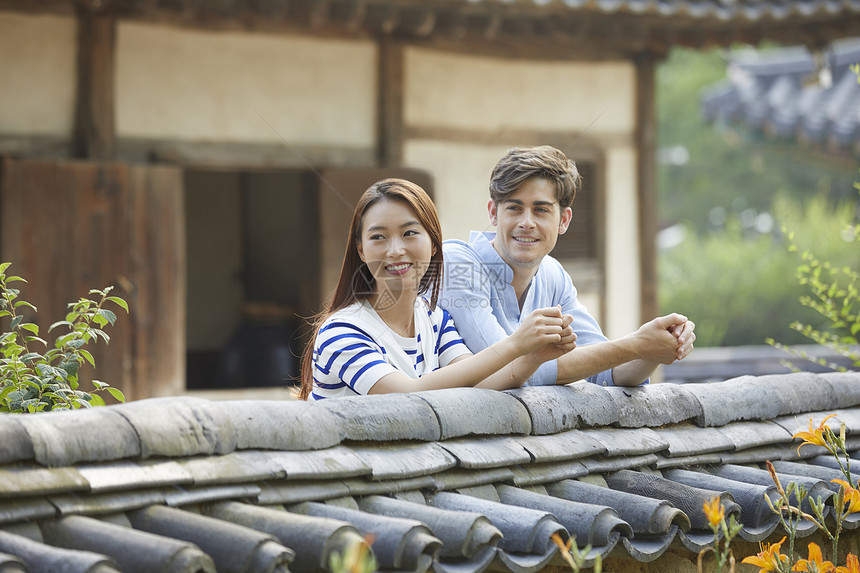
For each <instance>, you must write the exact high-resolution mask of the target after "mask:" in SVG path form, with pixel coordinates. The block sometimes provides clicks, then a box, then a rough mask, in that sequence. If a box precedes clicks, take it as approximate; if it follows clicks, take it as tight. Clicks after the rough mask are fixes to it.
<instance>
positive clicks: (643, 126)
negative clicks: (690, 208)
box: [635, 52, 659, 323]
mask: <svg viewBox="0 0 860 573" xmlns="http://www.w3.org/2000/svg"><path fill="white" fill-rule="evenodd" d="M635 64H636V94H635V102H636V148H637V149H638V151H639V153H638V155H637V158H636V162H637V166H636V167H637V168H636V171H637V197H638V206H639V213H638V215H639V268H640V277H641V278H640V280H641V289H640V322H642V323H645V322H647V321H649V320H651V319H652V318H654V317H655V316H657V315H658V314H659V305H658V301H657V216H658V214H657V111H656V101H655V99H656V98H655V96H656V77H655V76H656V72H657V58H656V57H655V56H654V55H653V54H651V53H649V52H644V53H642V54H639V55H638V56H637V57H636V58H635Z"/></svg>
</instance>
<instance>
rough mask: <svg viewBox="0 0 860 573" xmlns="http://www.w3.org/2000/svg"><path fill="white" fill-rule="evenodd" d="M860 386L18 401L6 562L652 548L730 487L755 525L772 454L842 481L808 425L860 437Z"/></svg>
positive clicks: (434, 561) (859, 376) (396, 560)
mask: <svg viewBox="0 0 860 573" xmlns="http://www.w3.org/2000/svg"><path fill="white" fill-rule="evenodd" d="M858 405H860V373H843V374H835V373H832V374H812V373H797V374H787V375H775V376H762V377H742V378H738V379H733V380H729V381H726V382H721V383H712V384H694V385H674V384H653V385H650V386H646V387H642V388H603V387H598V386H595V385H590V384H586V383H577V384H573V385H570V386H565V387H549V388H524V389H520V390H515V391H510V392H503V393H501V392H492V391H485V390H476V389H457V390H444V391H437V392H425V393H418V394H406V395H388V396H368V397H358V398H348V399H338V400H329V401H325V402H321V403H305V402H276V401H271V402H266V401H233V402H209V401H205V400H200V399H191V398H161V399H151V400H143V401H139V402H133V403H130V404H127V405H123V406H113V407H107V408H99V409H92V410H86V411H77V412H57V413H48V414H41V415H32V416H12V415H5V416H2V417H0V443H2V444H3V446H2V448H0V569H2V570H3V571H6V570H9V571H27V570H29V571H68V572H78V571H81V572H83V571H99V572H103V571H182V572H186V571H187V572H190V571H215V570H216V568H217V570H218V571H249V572H250V571H287V570H288V568H289V570H292V571H314V570H319V569H326V568H328V566H329V559H330V556H331V555H332V553H339V552H342V551H343V550H344V548H346V547H347V546H349V545H350V544H353V543H356V542H362V539H363V538H364V537H365V536H367V535H368V534H370V535H371V536H372V539H373V542H372V551H373V553H374V555H375V557H376V559H377V562H378V564H379V567H380V569H383V570H398V571H419V572H420V571H427V570H431V569H432V570H434V571H439V572H445V573H448V572H450V573H465V572H468V571H483V570H485V569H488V568H494V569H498V568H501V569H505V570H509V571H514V572H517V573H520V572H531V571H536V570H539V569H541V568H543V567H545V566H546V565H548V564H560V563H561V561H560V557H559V555H558V549H557V547H556V546H555V545H554V544H553V543H552V542H551V541H550V536H551V535H552V534H553V533H558V534H559V535H560V536H561V537H562V538H563V539H567V538H568V537H569V536H576V539H577V541H578V543H579V544H580V546H583V545H585V544H586V543H588V544H591V545H592V546H593V549H592V551H591V553H590V555H589V561H590V562H591V561H593V560H594V558H595V557H596V556H597V555H601V556H602V557H609V556H613V557H615V556H621V557H625V558H629V557H632V558H634V559H636V560H638V561H641V562H648V561H653V560H656V559H658V558H660V556H661V555H662V554H663V553H664V552H665V551H666V549H667V548H668V547H669V546H670V545H672V544H674V545H675V546H676V547H681V548H685V549H686V550H689V551H692V552H697V551H699V550H700V549H702V548H704V547H706V546H707V545H708V544H709V543H710V542H711V541H712V534H711V532H710V530H709V529H708V527H707V523H706V522H705V520H704V515H703V513H702V504H703V503H704V502H705V501H706V500H708V499H709V498H710V497H712V496H714V495H719V496H720V497H721V499H722V500H723V502H724V503H725V504H726V508H727V513H729V514H734V515H736V516H738V517H739V519H740V521H741V522H742V523H743V524H744V527H743V530H742V532H741V534H740V535H741V537H742V538H743V539H745V540H748V541H759V540H762V539H765V538H767V537H768V536H769V535H770V534H772V533H773V532H774V530H775V529H776V528H777V527H778V522H777V519H776V516H775V515H774V514H772V513H771V511H770V509H769V508H768V506H767V503H766V502H765V500H764V497H763V496H764V495H768V496H774V495H775V490H774V488H773V484H772V482H771V478H770V476H769V474H768V473H767V472H766V471H765V470H763V469H761V463H762V462H764V461H765V460H774V461H775V466H776V468H777V471H778V472H780V474H781V479H782V481H783V483H785V482H788V481H803V483H805V484H806V485H807V486H808V487H809V488H810V489H811V490H812V491H813V493H814V495H821V496H823V497H824V498H832V496H833V492H834V491H836V490H835V489H834V484H832V483H830V479H833V478H836V477H839V476H840V475H841V474H840V472H839V471H838V470H837V469H834V468H833V467H832V463H831V460H829V459H828V458H827V457H822V456H821V454H822V452H823V449H822V448H816V447H813V446H805V447H804V448H803V449H802V450H800V454H799V456H800V457H798V453H797V450H796V447H797V441H796V440H793V439H792V433H794V432H796V431H797V430H799V429H801V428H803V429H806V425H807V414H808V413H817V416H816V419H817V420H820V419H821V418H822V417H823V415H824V413H837V414H838V419H839V420H841V421H844V422H845V423H846V425H847V429H848V432H849V439H848V442H849V444H850V446H851V448H852V450H853V449H857V448H860V441H858V440H857V439H856V437H855V436H857V435H858V433H860V407H858ZM831 423H836V422H835V420H831ZM831 505H832V502H831ZM857 525H860V523H858V522H856V521H851V522H849V527H855V526H857ZM813 529H814V528H813V526H812V525H811V524H808V523H807V524H803V525H802V526H801V529H800V533H799V535H801V536H804V535H808V534H810V533H812V531H813ZM4 567H6V569H4Z"/></svg>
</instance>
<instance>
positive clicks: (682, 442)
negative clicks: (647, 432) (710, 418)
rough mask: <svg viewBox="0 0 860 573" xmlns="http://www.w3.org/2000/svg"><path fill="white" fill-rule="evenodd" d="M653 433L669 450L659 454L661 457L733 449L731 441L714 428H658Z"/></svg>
mask: <svg viewBox="0 0 860 573" xmlns="http://www.w3.org/2000/svg"><path fill="white" fill-rule="evenodd" d="M654 432H655V433H656V434H657V435H658V436H659V437H660V439H661V440H664V441H665V442H666V443H668V444H669V450H668V451H664V452H661V453H662V455H668V456H671V457H679V456H693V455H696V454H708V453H711V452H721V451H726V450H730V449H732V448H733V447H734V443H733V442H732V441H731V439H729V437H728V436H727V435H725V434H724V433H722V432H721V431H720V430H718V429H716V428H697V427H695V426H692V425H690V426H680V427H673V428H658V429H656V430H654Z"/></svg>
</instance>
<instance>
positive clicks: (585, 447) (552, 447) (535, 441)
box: [513, 430, 606, 463]
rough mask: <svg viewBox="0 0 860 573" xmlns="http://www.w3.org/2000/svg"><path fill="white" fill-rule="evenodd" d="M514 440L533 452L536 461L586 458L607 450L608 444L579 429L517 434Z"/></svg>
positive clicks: (529, 451)
mask: <svg viewBox="0 0 860 573" xmlns="http://www.w3.org/2000/svg"><path fill="white" fill-rule="evenodd" d="M513 440H514V441H516V442H517V443H518V444H519V445H520V446H522V447H523V448H524V449H525V450H526V451H527V452H528V453H529V454H531V456H532V458H533V459H534V462H535V463H544V462H554V461H560V460H571V459H576V458H584V457H588V456H592V455H598V454H603V453H605V452H606V446H604V445H603V444H601V443H600V442H599V441H597V440H596V439H595V438H594V437H592V436H590V435H588V434H587V433H585V432H581V431H579V430H570V431H567V432H561V433H559V434H554V435H551V436H544V435H540V436H517V437H515V438H513Z"/></svg>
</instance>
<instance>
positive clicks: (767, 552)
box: [741, 537, 788, 573]
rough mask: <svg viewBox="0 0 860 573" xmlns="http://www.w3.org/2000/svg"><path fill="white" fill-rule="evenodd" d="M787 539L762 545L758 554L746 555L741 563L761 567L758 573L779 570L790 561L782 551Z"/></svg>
mask: <svg viewBox="0 0 860 573" xmlns="http://www.w3.org/2000/svg"><path fill="white" fill-rule="evenodd" d="M784 541H785V537H783V538H782V539H780V540H779V542H777V543H771V544H770V545H765V546H763V547H762V550H761V552H760V553H759V554H758V555H750V556H749V557H745V558H744V560H743V561H741V563H747V564H749V565H754V566H756V567H760V569H759V572H758V573H768V572H770V571H779V570H780V566H781V565H782V564H787V563H788V556H787V555H783V554H782V553H780V547H781V546H782V544H783V542H784Z"/></svg>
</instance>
